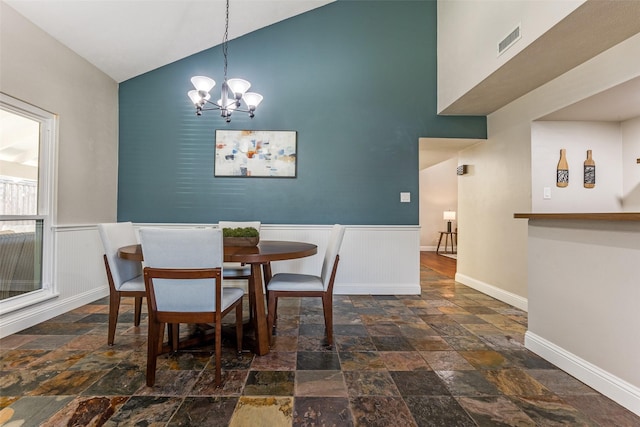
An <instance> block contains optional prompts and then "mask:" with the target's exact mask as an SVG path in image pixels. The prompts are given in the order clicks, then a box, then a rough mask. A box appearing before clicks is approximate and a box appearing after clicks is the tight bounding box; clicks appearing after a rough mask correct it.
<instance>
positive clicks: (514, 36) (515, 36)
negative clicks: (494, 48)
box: [498, 24, 521, 56]
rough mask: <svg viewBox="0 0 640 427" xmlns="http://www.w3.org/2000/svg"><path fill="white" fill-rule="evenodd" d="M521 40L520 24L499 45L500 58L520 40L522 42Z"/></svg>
mask: <svg viewBox="0 0 640 427" xmlns="http://www.w3.org/2000/svg"><path fill="white" fill-rule="evenodd" d="M520 38H521V35H520V24H518V26H517V27H516V28H515V29H514V30H513V31H511V32H510V33H509V35H508V36H507V37H505V38H504V39H502V41H501V42H500V43H498V56H500V55H502V53H503V52H504V51H506V50H507V49H509V48H510V47H511V46H513V45H514V44H515V43H516V42H517V41H518V40H520Z"/></svg>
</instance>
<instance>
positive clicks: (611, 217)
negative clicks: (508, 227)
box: [513, 212, 640, 221]
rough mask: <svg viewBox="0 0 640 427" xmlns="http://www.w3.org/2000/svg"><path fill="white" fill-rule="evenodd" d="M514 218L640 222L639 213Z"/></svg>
mask: <svg viewBox="0 0 640 427" xmlns="http://www.w3.org/2000/svg"><path fill="white" fill-rule="evenodd" d="M513 217H514V218H523V219H549V220H579V221H640V212H610V213H516V214H513Z"/></svg>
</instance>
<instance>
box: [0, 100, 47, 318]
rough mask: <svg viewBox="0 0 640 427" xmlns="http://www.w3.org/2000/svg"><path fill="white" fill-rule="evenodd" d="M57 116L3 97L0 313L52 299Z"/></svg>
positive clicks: (0, 119) (0, 107)
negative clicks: (52, 225)
mask: <svg viewBox="0 0 640 427" xmlns="http://www.w3.org/2000/svg"><path fill="white" fill-rule="evenodd" d="M55 139H56V138H55V116H54V115H53V114H51V113H49V112H46V111H44V110H41V109H40V108H37V107H34V106H32V105H29V104H26V103H24V102H22V101H19V100H17V99H15V98H12V97H10V96H8V95H5V94H2V93H0V310H1V311H2V313H6V312H8V311H12V310H13V309H17V308H20V307H23V306H25V305H28V304H31V303H34V302H37V301H40V300H42V299H43V298H48V297H50V296H52V295H53V294H54V292H53V289H52V286H51V283H52V268H51V266H52V263H53V262H52V260H53V245H52V241H53V236H52V232H51V224H52V220H51V214H52V212H53V210H52V200H53V197H52V192H53V185H52V184H53V171H54V155H53V154H54V153H55V146H54V144H55Z"/></svg>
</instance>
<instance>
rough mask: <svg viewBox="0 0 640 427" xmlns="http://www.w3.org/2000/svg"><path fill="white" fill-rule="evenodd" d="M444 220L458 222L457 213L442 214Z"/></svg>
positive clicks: (445, 212)
mask: <svg viewBox="0 0 640 427" xmlns="http://www.w3.org/2000/svg"><path fill="white" fill-rule="evenodd" d="M442 219H444V220H445V221H455V220H456V211H444V213H443V214H442Z"/></svg>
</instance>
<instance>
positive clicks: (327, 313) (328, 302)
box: [322, 292, 333, 346]
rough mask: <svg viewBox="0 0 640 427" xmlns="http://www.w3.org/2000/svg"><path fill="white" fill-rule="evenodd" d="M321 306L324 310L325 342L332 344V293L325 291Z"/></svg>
mask: <svg viewBox="0 0 640 427" xmlns="http://www.w3.org/2000/svg"><path fill="white" fill-rule="evenodd" d="M322 308H323V311H324V327H325V329H326V331H327V343H328V344H329V345H330V346H331V345H333V295H332V294H330V293H328V292H326V293H325V294H324V295H323V296H322Z"/></svg>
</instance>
